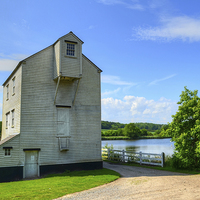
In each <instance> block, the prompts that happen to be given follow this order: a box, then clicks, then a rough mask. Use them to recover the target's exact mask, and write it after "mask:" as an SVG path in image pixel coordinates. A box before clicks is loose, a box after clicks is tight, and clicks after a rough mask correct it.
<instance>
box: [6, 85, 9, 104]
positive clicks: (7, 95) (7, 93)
mask: <svg viewBox="0 0 200 200" xmlns="http://www.w3.org/2000/svg"><path fill="white" fill-rule="evenodd" d="M6 88H7V92H6V97H7V98H6V100H8V99H9V84H8V85H7V86H6Z"/></svg>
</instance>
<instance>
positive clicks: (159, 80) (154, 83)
mask: <svg viewBox="0 0 200 200" xmlns="http://www.w3.org/2000/svg"><path fill="white" fill-rule="evenodd" d="M174 76H176V74H172V75H170V76H167V77H164V78H161V79H156V80H154V81H152V82H151V83H149V85H156V84H157V83H158V82H161V81H165V80H167V79H170V78H172V77H174Z"/></svg>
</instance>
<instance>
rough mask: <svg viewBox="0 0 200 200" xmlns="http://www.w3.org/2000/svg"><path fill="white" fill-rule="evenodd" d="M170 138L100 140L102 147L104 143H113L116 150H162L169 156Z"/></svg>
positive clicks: (170, 148)
mask: <svg viewBox="0 0 200 200" xmlns="http://www.w3.org/2000/svg"><path fill="white" fill-rule="evenodd" d="M170 140H171V139H170V138H165V139H138V140H102V147H104V146H105V145H106V144H108V146H111V145H113V148H114V149H116V150H123V149H124V150H127V151H128V150H131V151H135V152H140V151H142V152H143V153H157V154H160V153H162V152H164V153H165V155H169V156H171V155H172V154H173V152H174V143H173V142H171V141H170Z"/></svg>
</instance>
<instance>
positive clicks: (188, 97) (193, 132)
mask: <svg viewBox="0 0 200 200" xmlns="http://www.w3.org/2000/svg"><path fill="white" fill-rule="evenodd" d="M197 92H198V91H197V90H195V91H190V90H188V89H187V87H185V90H184V91H183V92H182V94H181V95H180V101H179V102H178V104H179V105H180V106H179V108H178V111H177V112H176V114H175V115H173V116H172V118H173V120H172V122H171V123H170V124H169V128H168V129H167V130H166V132H167V133H168V134H169V135H172V141H174V142H175V144H174V145H175V153H174V155H173V157H172V162H173V166H174V167H176V168H185V169H187V168H190V169H192V168H196V169H197V168H200V98H199V97H198V96H197Z"/></svg>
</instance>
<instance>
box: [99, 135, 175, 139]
mask: <svg viewBox="0 0 200 200" xmlns="http://www.w3.org/2000/svg"><path fill="white" fill-rule="evenodd" d="M166 138H171V137H157V136H143V137H137V138H128V137H124V136H110V137H101V140H139V139H166Z"/></svg>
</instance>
